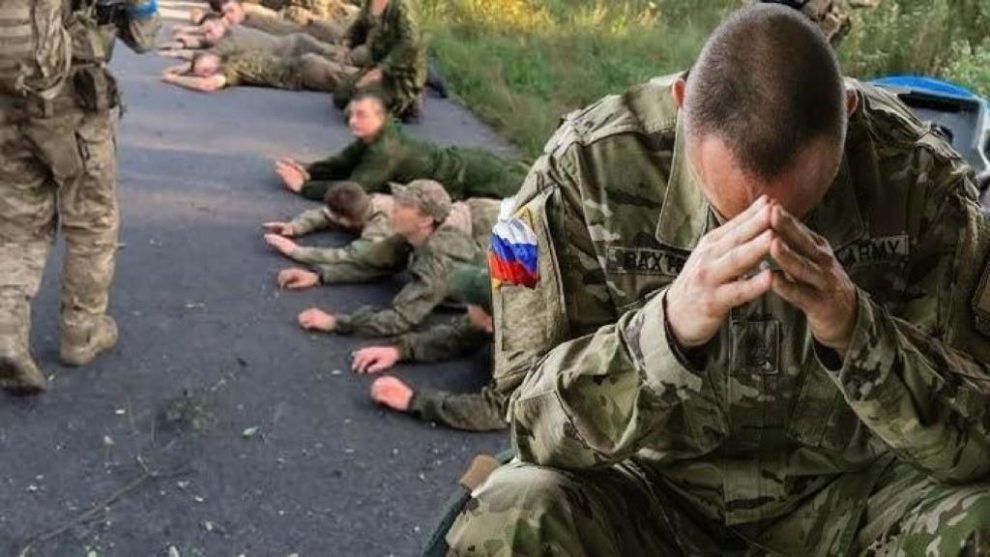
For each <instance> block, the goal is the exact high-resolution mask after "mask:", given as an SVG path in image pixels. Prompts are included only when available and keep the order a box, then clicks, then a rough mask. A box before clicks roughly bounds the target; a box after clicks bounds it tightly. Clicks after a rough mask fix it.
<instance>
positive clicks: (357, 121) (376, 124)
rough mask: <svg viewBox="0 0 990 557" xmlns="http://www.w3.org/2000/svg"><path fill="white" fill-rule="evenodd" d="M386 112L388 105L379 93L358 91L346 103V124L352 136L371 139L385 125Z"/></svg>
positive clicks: (386, 119) (365, 139)
mask: <svg viewBox="0 0 990 557" xmlns="http://www.w3.org/2000/svg"><path fill="white" fill-rule="evenodd" d="M388 114H389V113H388V107H386V106H385V101H384V100H383V99H382V97H381V94H380V93H378V92H377V91H374V90H368V91H360V92H358V93H357V94H356V95H354V98H352V99H351V102H350V103H348V105H347V125H348V127H350V129H351V133H352V134H353V135H354V137H356V138H357V139H360V140H362V141H371V140H373V139H374V138H375V137H377V136H378V132H380V131H381V130H382V128H383V127H384V126H385V123H386V122H387V121H388V117H389V115H388Z"/></svg>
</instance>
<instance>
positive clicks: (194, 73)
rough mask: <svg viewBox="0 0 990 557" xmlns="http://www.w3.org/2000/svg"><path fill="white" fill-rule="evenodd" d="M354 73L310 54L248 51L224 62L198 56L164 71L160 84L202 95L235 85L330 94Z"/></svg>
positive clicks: (208, 54) (209, 54)
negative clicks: (291, 54)
mask: <svg viewBox="0 0 990 557" xmlns="http://www.w3.org/2000/svg"><path fill="white" fill-rule="evenodd" d="M357 71H358V70H357V69H356V68H351V67H348V66H344V65H341V64H338V63H337V62H334V61H332V60H329V59H327V58H324V57H323V56H320V55H319V54H312V53H310V54H304V55H302V56H273V55H271V54H266V53H264V52H261V51H257V50H249V51H242V52H236V53H233V54H231V55H230V56H228V57H226V58H224V57H222V56H220V55H219V54H216V53H213V52H199V53H197V54H195V55H194V56H193V57H192V60H191V61H190V62H188V63H185V64H179V65H177V66H172V67H170V68H166V69H165V70H164V71H163V72H162V82H164V83H170V84H172V85H178V86H179V87H183V88H185V89H190V90H193V91H199V92H201V93H212V92H215V91H220V90H221V89H225V88H227V87H235V86H238V85H243V86H255V87H272V88H275V89H287V90H290V91H300V90H308V91H333V90H334V89H335V88H337V87H339V86H340V84H341V83H343V81H344V80H345V79H347V76H348V75H353V74H354V73H356V72H357Z"/></svg>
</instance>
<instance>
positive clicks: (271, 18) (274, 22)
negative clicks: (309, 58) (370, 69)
mask: <svg viewBox="0 0 990 557" xmlns="http://www.w3.org/2000/svg"><path fill="white" fill-rule="evenodd" d="M320 4H321V5H319V6H315V9H310V8H307V7H306V3H301V5H292V6H289V5H282V4H279V5H278V6H279V7H276V8H272V7H271V6H262V5H257V4H255V5H248V4H244V14H245V18H244V23H243V25H244V26H245V27H251V28H254V29H257V30H259V31H264V32H266V33H270V34H272V35H291V34H293V33H305V34H307V35H309V36H311V37H313V38H315V39H318V40H320V41H322V42H326V43H330V44H340V43H342V42H343V41H344V39H345V38H346V37H347V30H348V29H349V28H350V26H351V25H352V24H353V23H354V21H355V20H356V19H357V14H358V12H359V11H360V8H358V7H357V6H353V5H351V4H348V3H343V2H337V1H336V0H327V1H325V2H320Z"/></svg>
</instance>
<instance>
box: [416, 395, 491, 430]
mask: <svg viewBox="0 0 990 557" xmlns="http://www.w3.org/2000/svg"><path fill="white" fill-rule="evenodd" d="M505 404H506V400H505V396H504V395H503V394H501V393H500V392H498V391H496V390H495V389H493V388H492V387H491V386H490V385H489V386H486V387H485V388H483V389H482V390H481V392H478V393H451V392H447V391H438V390H433V389H425V388H422V387H421V388H418V389H416V391H415V392H414V393H413V397H412V400H410V401H409V413H410V414H412V415H413V416H416V417H417V418H419V419H421V420H425V421H429V422H436V423H438V424H443V425H445V426H447V427H452V428H454V429H461V430H464V431H498V430H502V429H505V428H506V427H507V424H506V422H505Z"/></svg>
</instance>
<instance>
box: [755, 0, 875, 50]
mask: <svg viewBox="0 0 990 557" xmlns="http://www.w3.org/2000/svg"><path fill="white" fill-rule="evenodd" d="M761 2H766V3H773V4H793V3H794V2H793V1H782V0H776V1H775V0H747V2H746V3H747V4H757V3H761ZM878 4H880V0H807V1H806V2H804V3H803V5H802V6H801V8H800V9H801V12H802V13H804V14H805V15H807V16H808V17H809V18H811V20H812V21H814V22H815V23H816V24H817V25H818V27H819V28H821V30H822V32H823V33H825V37H826V38H828V42H830V43H831V44H832V46H833V47H837V46H839V43H841V42H842V39H844V38H845V36H846V35H847V34H848V33H849V29H850V28H851V27H852V21H851V19H852V11H853V10H854V9H857V8H874V7H876V6H877V5H878Z"/></svg>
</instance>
